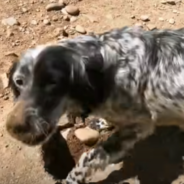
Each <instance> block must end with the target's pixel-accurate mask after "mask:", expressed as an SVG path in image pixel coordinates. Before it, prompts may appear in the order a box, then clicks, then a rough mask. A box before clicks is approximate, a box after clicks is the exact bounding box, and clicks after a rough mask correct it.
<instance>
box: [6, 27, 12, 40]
mask: <svg viewBox="0 0 184 184" xmlns="http://www.w3.org/2000/svg"><path fill="white" fill-rule="evenodd" d="M13 35H14V33H13V32H12V31H11V30H10V29H8V30H7V32H6V37H7V38H9V37H11V36H13Z"/></svg>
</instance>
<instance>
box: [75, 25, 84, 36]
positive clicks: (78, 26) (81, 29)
mask: <svg viewBox="0 0 184 184" xmlns="http://www.w3.org/2000/svg"><path fill="white" fill-rule="evenodd" d="M75 30H76V31H77V32H78V33H81V34H86V30H85V29H84V28H83V27H82V26H80V25H77V26H76V27H75Z"/></svg>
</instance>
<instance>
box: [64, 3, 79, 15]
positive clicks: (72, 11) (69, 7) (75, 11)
mask: <svg viewBox="0 0 184 184" xmlns="http://www.w3.org/2000/svg"><path fill="white" fill-rule="evenodd" d="M65 10H66V12H67V13H68V14H70V15H78V14H79V8H78V7H76V6H74V5H67V6H66V7H65Z"/></svg>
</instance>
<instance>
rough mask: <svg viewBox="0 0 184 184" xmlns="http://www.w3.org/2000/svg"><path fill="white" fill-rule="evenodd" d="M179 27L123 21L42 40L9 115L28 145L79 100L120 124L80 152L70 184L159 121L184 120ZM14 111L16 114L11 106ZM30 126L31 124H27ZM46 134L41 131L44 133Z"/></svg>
mask: <svg viewBox="0 0 184 184" xmlns="http://www.w3.org/2000/svg"><path fill="white" fill-rule="evenodd" d="M183 51H184V29H180V30H155V31H144V30H142V29H140V28H138V27H124V28H122V29H116V30H112V31H109V32H106V33H103V34H99V35H94V36H81V37H77V38H75V39H71V40H67V41H64V42H60V43H58V45H53V46H47V47H45V48H44V49H42V50H41V51H40V52H39V53H38V54H37V55H36V56H35V58H34V61H35V63H36V64H35V67H34V70H33V80H32V84H31V85H30V87H29V88H27V89H26V90H25V91H24V93H23V94H22V95H21V98H20V102H19V104H18V105H17V106H16V107H15V109H14V110H13V111H12V114H11V115H10V116H9V118H8V120H7V130H8V131H9V133H10V134H11V135H12V136H14V137H16V138H17V139H19V140H21V141H23V142H25V143H27V144H33V142H34V143H35V144H38V143H40V142H42V141H44V140H45V139H46V138H47V137H48V135H49V134H50V132H52V131H53V130H54V127H55V126H56V122H57V119H58V117H60V116H61V114H63V113H64V112H69V111H71V110H76V111H79V112H82V111H83V109H84V107H85V108H86V107H87V108H88V109H89V110H90V112H91V113H93V114H97V115H100V116H101V117H104V118H105V119H108V120H110V121H111V122H113V123H114V125H116V126H117V127H118V131H117V132H116V133H115V134H114V135H113V136H112V137H110V138H109V139H108V140H107V141H106V142H105V143H103V144H101V145H99V146H98V147H97V148H96V149H94V150H91V151H89V152H88V153H84V154H83V155H82V157H81V159H80V160H79V164H77V166H76V168H74V169H73V171H72V172H71V173H70V174H69V175H68V177H67V183H72V184H78V183H82V182H85V179H86V175H87V174H88V173H90V172H92V171H93V170H94V169H99V168H101V169H104V168H105V167H106V165H107V164H109V163H114V162H116V161H117V160H119V159H121V158H124V156H125V155H126V153H127V152H128V151H129V150H130V149H131V148H132V147H133V146H134V145H135V143H136V142H137V141H139V140H141V139H143V138H145V137H147V136H148V135H150V134H152V133H153V132H154V127H155V126H156V125H157V124H165V125H170V124H172V123H173V122H174V123H175V122H176V121H177V122H178V123H179V122H182V120H183V119H184V52H183ZM22 106H23V107H24V108H22V110H19V117H21V122H20V119H19V118H16V117H14V116H13V112H15V111H17V109H20V107H22ZM28 127H29V129H28ZM43 135H44V136H43Z"/></svg>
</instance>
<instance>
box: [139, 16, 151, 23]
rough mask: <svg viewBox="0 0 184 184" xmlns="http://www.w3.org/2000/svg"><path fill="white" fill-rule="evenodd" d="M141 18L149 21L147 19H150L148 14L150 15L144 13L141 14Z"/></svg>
mask: <svg viewBox="0 0 184 184" xmlns="http://www.w3.org/2000/svg"><path fill="white" fill-rule="evenodd" d="M141 20H142V21H145V22H147V21H149V20H150V19H149V16H148V15H142V16H141Z"/></svg>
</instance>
